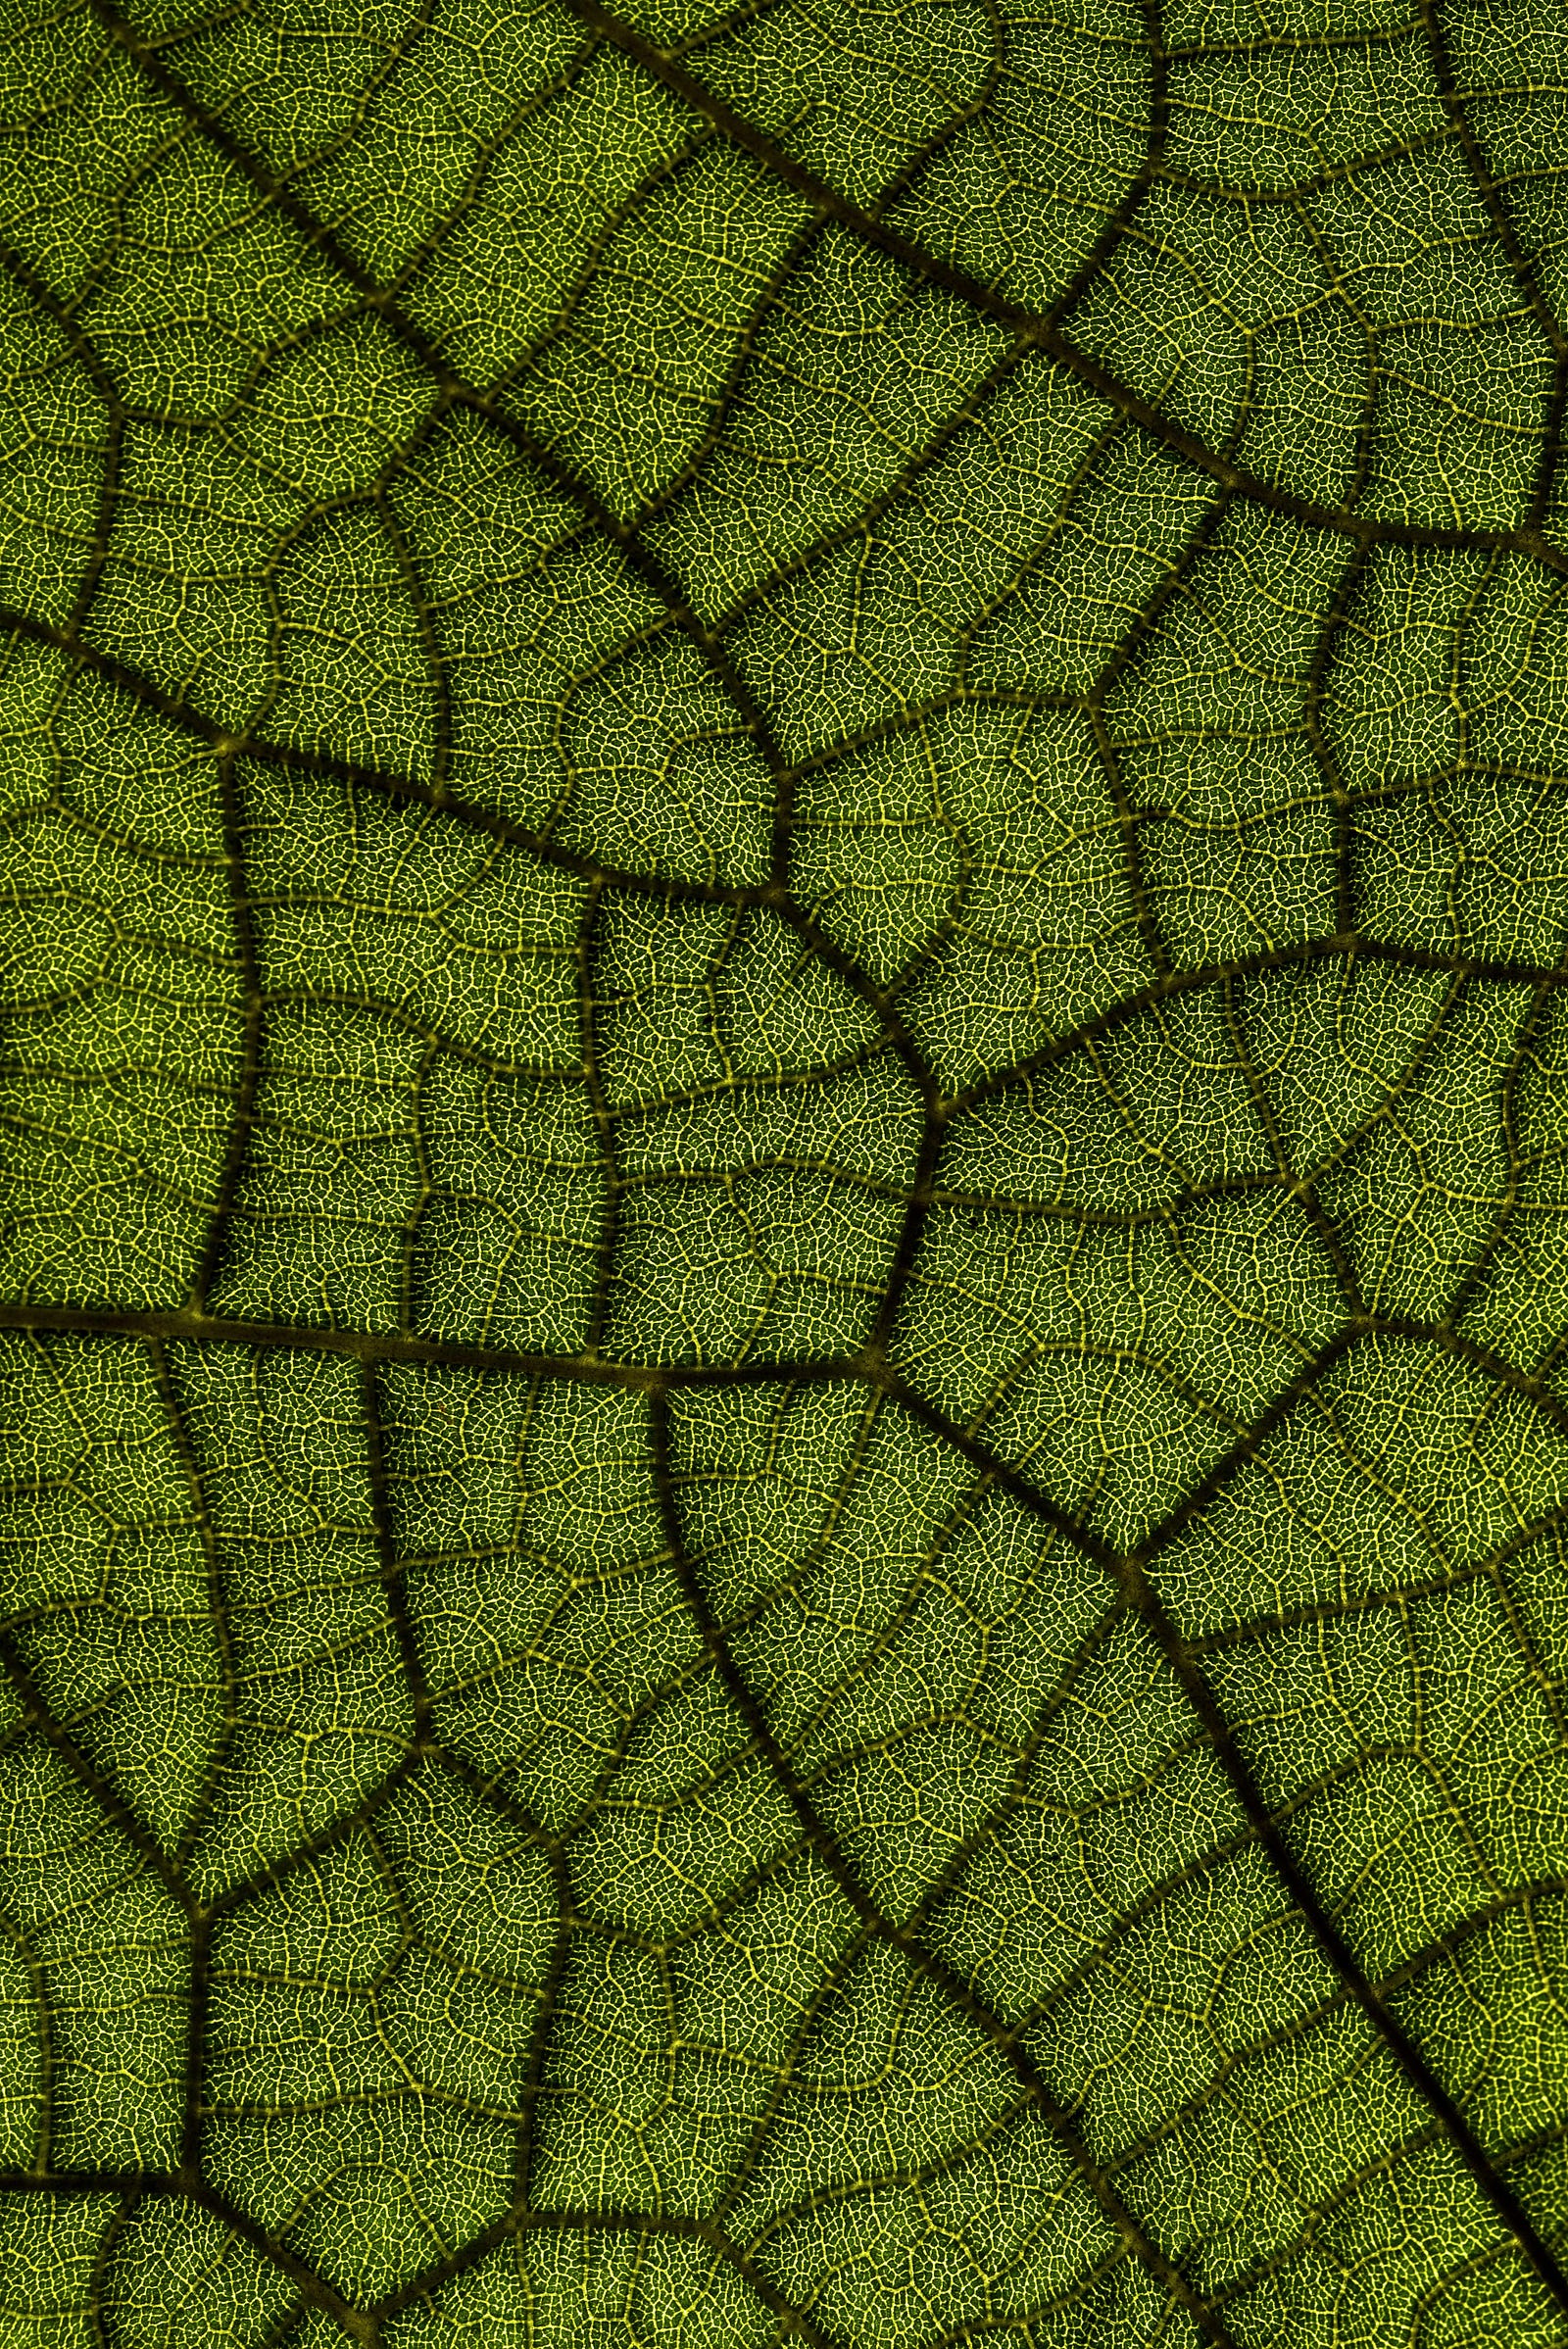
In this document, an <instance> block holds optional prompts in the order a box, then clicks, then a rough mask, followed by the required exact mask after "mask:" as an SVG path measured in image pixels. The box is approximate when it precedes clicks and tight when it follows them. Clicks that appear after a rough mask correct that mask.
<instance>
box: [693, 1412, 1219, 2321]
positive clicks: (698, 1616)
mask: <svg viewBox="0 0 1568 2349" xmlns="http://www.w3.org/2000/svg"><path fill="white" fill-rule="evenodd" d="M648 1409H649V1432H650V1437H651V1440H652V1444H653V1454H654V1477H655V1482H656V1484H657V1486H658V1490H659V1502H660V1511H661V1515H662V1519H663V1524H664V1538H665V1542H666V1543H667V1545H668V1548H669V1554H670V1558H671V1561H672V1563H673V1565H674V1569H675V1573H676V1577H677V1579H678V1581H679V1583H680V1586H681V1590H682V1591H683V1593H684V1595H685V1599H686V1603H687V1606H688V1608H689V1609H690V1611H691V1615H692V1618H693V1621H694V1622H695V1623H696V1625H697V1628H698V1630H699V1632H700V1633H701V1635H702V1639H703V1643H704V1645H705V1646H706V1647H707V1649H708V1651H709V1653H710V1655H711V1657H712V1659H713V1664H714V1668H715V1670H716V1671H717V1673H718V1676H719V1678H720V1680H721V1681H722V1682H723V1685H724V1687H725V1688H726V1690H727V1691H728V1693H729V1696H730V1698H731V1700H732V1701H733V1703H734V1705H735V1709H736V1711H737V1712H738V1713H739V1714H740V1716H741V1718H742V1720H743V1721H744V1722H745V1724H746V1726H747V1729H748V1730H749V1731H750V1733H751V1736H752V1737H753V1739H754V1741H755V1743H756V1745H757V1748H758V1751H759V1752H760V1754H761V1755H762V1756H763V1758H764V1760H765V1761H766V1762H767V1765H768V1767H769V1769H770V1770H771V1771H772V1772H773V1775H774V1777H775V1778H776V1780H777V1782H778V1784H779V1786H781V1787H782V1789H783V1791H784V1794H785V1797H786V1799H787V1800H788V1802H789V1804H790V1807H791V1808H792V1809H793V1811H794V1812H795V1815H796V1817H797V1818H798V1819H799V1821H800V1823H801V1828H802V1831H803V1833H804V1834H805V1835H806V1836H807V1838H808V1840H809V1843H810V1845H811V1848H812V1849H813V1851H814V1852H815V1853H816V1856H817V1858H818V1860H819V1861H820V1862H821V1865H822V1866H823V1868H824V1869H825V1870H826V1871H827V1873H828V1875H829V1876H830V1877H831V1878H832V1879H833V1882H834V1883H835V1884H836V1885H837V1886H838V1888H839V1891H840V1892H841V1893H842V1894H843V1896H844V1898H845V1900H846V1901H847V1902H848V1903H849V1906H850V1907H851V1908H852V1909H853V1910H854V1912H855V1914H856V1916H857V1917H858V1919H859V1920H860V1923H861V1924H862V1925H864V1926H866V1927H867V1928H868V1929H869V1930H870V1931H871V1932H872V1933H875V1934H876V1935H877V1936H878V1937H879V1938H880V1939H882V1940H884V1941H887V1942H888V1943H890V1944H891V1945H892V1947H893V1948H895V1949H897V1950H898V1951H899V1952H900V1953H901V1954H902V1955H903V1957H904V1958H905V1959H906V1961H907V1963H908V1964H909V1965H910V1966H911V1967H912V1968H913V1969H914V1970H915V1971H916V1972H918V1973H920V1974H923V1975H924V1976H925V1978H926V1979H927V1981H929V1982H931V1983H933V1985H934V1986H935V1987H936V1988H937V1989H938V1990H940V1991H941V1993H942V1994H943V1996H944V1998H946V1999H947V2001H948V2002H949V2003H950V2004H951V2005H952V2006H954V2007H956V2009H957V2011H958V2012H959V2013H960V2014H962V2015H963V2016H964V2017H965V2018H966V2019H967V2020H968V2021H969V2022H970V2023H972V2024H973V2025H974V2026H975V2027H976V2029H977V2030H979V2031H983V2032H984V2034H985V2036H986V2037H987V2039H989V2040H990V2042H991V2044H992V2046H993V2047H995V2048H996V2049H997V2051H998V2053H999V2054H1000V2055H1001V2056H1002V2057H1003V2058H1004V2059H1005V2061H1006V2063H1007V2064H1008V2065H1010V2067H1011V2069H1012V2070H1013V2072H1014V2073H1015V2074H1016V2075H1017V2078H1018V2080H1019V2081H1020V2082H1021V2083H1022V2085H1023V2087H1024V2088H1025V2090H1026V2091H1027V2093H1028V2094H1029V2096H1030V2097H1031V2098H1032V2100H1033V2101H1034V2103H1035V2104H1036V2105H1037V2107H1038V2108H1039V2111H1040V2113H1041V2115H1042V2117H1043V2118H1044V2119H1045V2120H1046V2121H1047V2122H1048V2123H1049V2124H1050V2127H1051V2129H1052V2130H1053V2132H1054V2134H1055V2136H1056V2137H1057V2138H1058V2140H1059V2141H1060V2143H1061V2145H1062V2147H1063V2149H1064V2151H1065V2152H1066V2154H1067V2156H1068V2158H1069V2159H1070V2161H1071V2162H1072V2165H1073V2168H1074V2169H1075V2171H1077V2173H1078V2174H1079V2175H1080V2176H1081V2177H1082V2178H1083V2179H1084V2181H1085V2183H1086V2184H1087V2185H1088V2187H1089V2189H1090V2191H1091V2192H1092V2193H1093V2195H1094V2197H1095V2200H1096V2202H1097V2203H1098V2204H1099V2206H1100V2208H1101V2210H1102V2211H1103V2214H1104V2216H1105V2217H1106V2219H1108V2220H1109V2222H1110V2224H1111V2225H1112V2226H1113V2227H1115V2229H1116V2231H1117V2233H1118V2234H1119V2235H1120V2237H1121V2239H1122V2241H1123V2242H1124V2243H1125V2244H1126V2245H1127V2248H1128V2249H1129V2250H1130V2251H1131V2252H1132V2253H1133V2254H1134V2256H1135V2257H1136V2258H1137V2259H1138V2260H1139V2261H1140V2262H1141V2263H1142V2264H1143V2266H1144V2267H1145V2268H1147V2269H1148V2271H1149V2273H1150V2274H1151V2275H1152V2276H1155V2277H1156V2278H1157V2279H1158V2281H1159V2282H1160V2283H1161V2284H1162V2285H1163V2286H1164V2288H1165V2290H1166V2291H1167V2292H1168V2293H1169V2294H1170V2295H1171V2297H1172V2299H1174V2300H1176V2301H1177V2302H1179V2304H1180V2305H1181V2306H1182V2307H1183V2308H1184V2309H1186V2311H1187V2313H1188V2315H1189V2316H1190V2317H1191V2318H1192V2319H1193V2322H1194V2323H1195V2324H1196V2325H1198V2327H1199V2329H1200V2330H1201V2332H1202V2334H1203V2336H1204V2338H1205V2339H1206V2340H1209V2341H1211V2342H1213V2343H1214V2344H1215V2349H1228V2345H1229V2344H1230V2334H1229V2332H1228V2331H1227V2329H1226V2327H1225V2326H1224V2325H1222V2324H1221V2323H1220V2321H1219V2319H1218V2318H1217V2317H1216V2316H1215V2315H1214V2314H1213V2312H1212V2310H1211V2309H1210V2308H1209V2307H1208V2305H1207V2303H1206V2302H1205V2301H1204V2300H1203V2299H1202V2298H1201V2295H1200V2294H1199V2293H1198V2292H1196V2291H1195V2290H1194V2288H1193V2286H1192V2285H1191V2284H1190V2283H1189V2282H1188V2280H1187V2278H1186V2276H1184V2275H1183V2274H1182V2273H1181V2271H1180V2269H1179V2268H1177V2266H1176V2265H1175V2263H1174V2262H1173V2261H1172V2260H1171V2259H1169V2258H1168V2257H1167V2255H1166V2254H1165V2253H1164V2252H1163V2251H1161V2250H1160V2249H1159V2247H1158V2246H1157V2245H1156V2244H1155V2243H1154V2242H1153V2240H1152V2237H1151V2236H1150V2235H1149V2234H1148V2233H1147V2232H1146V2230H1145V2229H1144V2228H1143V2227H1140V2226H1139V2224H1138V2222H1137V2220H1136V2219H1135V2218H1134V2217H1133V2215H1132V2213H1131V2212H1130V2211H1129V2210H1128V2209H1127V2208H1126V2206H1125V2204H1124V2203H1123V2202H1122V2201H1121V2199H1120V2197H1119V2196H1118V2195H1117V2194H1116V2193H1115V2191H1114V2189H1113V2188H1112V2186H1111V2184H1110V2181H1109V2179H1108V2178H1107V2177H1106V2176H1105V2174H1104V2172H1103V2169H1102V2168H1101V2167H1100V2165H1099V2164H1098V2163H1097V2162H1096V2160H1095V2158H1094V2156H1093V2154H1092V2153H1091V2152H1090V2150H1089V2147H1088V2144H1087V2143H1086V2142H1085V2140H1084V2137H1083V2134H1082V2132H1081V2130H1080V2129H1079V2128H1078V2126H1077V2124H1076V2122H1075V2121H1074V2120H1073V2119H1072V2117H1071V2115H1070V2114H1069V2113H1068V2112H1067V2111H1066V2110H1065V2108H1064V2107H1063V2106H1062V2105H1060V2104H1058V2103H1057V2101H1056V2099H1055V2097H1054V2095H1053V2094H1052V2091H1051V2089H1050V2087H1049V2085H1048V2083H1047V2081H1046V2080H1045V2079H1044V2077H1043V2076H1042V2074H1041V2072H1040V2071H1039V2068H1038V2067H1037V2065H1036V2064H1035V2061H1034V2059H1033V2057H1032V2056H1031V2055H1030V2054H1029V2052H1028V2050H1027V2048H1026V2047H1025V2046H1024V2045H1023V2042H1022V2039H1021V2038H1020V2036H1019V2034H1018V2033H1017V2032H1016V2031H1012V2030H1009V2028H1008V2027H1007V2025H1006V2024H1005V2023H1004V2021H1003V2020H1002V2017H1001V2016H1000V2015H999V2014H997V2013H996V2011H995V2010H994V2009H993V2008H992V2007H990V2006H988V2005H987V2003H986V2001H985V2000H984V1999H983V1998H981V1997H980V1996H979V1995H978V1993H977V1992H976V1991H975V1989H974V1988H973V1987H972V1985H971V1984H970V1983H969V1982H965V1980H964V1978H963V1976H962V1975H961V1974H959V1973H958V1972H957V1971H956V1968H954V1967H952V1966H950V1965H948V1964H947V1962H946V1961H945V1960H944V1959H942V1958H940V1957H938V1956H937V1955H936V1954H935V1953H934V1952H933V1951H932V1950H930V1949H928V1948H927V1947H926V1946H925V1945H924V1943H923V1942H921V1941H920V1939H919V1938H918V1936H917V1935H916V1934H915V1933H913V1932H912V1931H911V1930H910V1929H909V1928H907V1927H905V1926H898V1925H895V1924H894V1923H893V1922H892V1920H891V1919H890V1918H888V1917H886V1916H884V1914H883V1912H882V1910H881V1909H880V1908H879V1907H878V1905H877V1903H876V1902H875V1901H874V1900H873V1899H872V1897H871V1895H870V1893H869V1892H868V1891H867V1890H866V1888H865V1886H864V1885H863V1884H862V1883H861V1882H860V1879H859V1877H858V1874H857V1872H856V1870H855V1869H854V1868H853V1867H852V1866H851V1864H850V1861H849V1860H848V1858H847V1857H846V1855H845V1853H844V1850H843V1847H842V1845H841V1844H840V1842H839V1840H838V1838H837V1836H836V1835H834V1834H833V1832H832V1830H831V1829H830V1828H829V1827H828V1825H827V1823H826V1821H825V1820H824V1819H823V1818H822V1816H821V1814H820V1813H819V1812H818V1811H817V1809H816V1808H815V1806H814V1805H813V1804H812V1802H811V1801H810V1799H809V1796H808V1795H807V1793H806V1792H805V1789H804V1788H803V1787H802V1786H801V1784H800V1782H799V1780H798V1779H797V1778H796V1776H795V1773H794V1771H793V1769H792V1768H791V1766H790V1762H789V1759H788V1756H787V1755H786V1754H785V1752H784V1750H783V1748H782V1746H781V1745H780V1744H779V1742H778V1739H777V1738H776V1737H774V1735H773V1730H772V1725H771V1723H770V1722H769V1720H768V1718H767V1715H766V1712H765V1711H764V1709H763V1707H762V1705H761V1703H760V1699H759V1698H758V1696H757V1695H756V1693H755V1691H754V1690H753V1688H752V1687H751V1684H750V1682H749V1681H748V1680H747V1678H746V1676H745V1674H744V1673H743V1672H742V1671H741V1669H740V1666H739V1665H738V1664H737V1662H736V1661H735V1657H734V1654H733V1652H732V1650H731V1648H730V1645H729V1641H728V1640H727V1639H726V1638H725V1636H724V1633H723V1631H722V1629H721V1627H720V1625H719V1623H718V1619H717V1618H716V1616H715V1615H714V1613H713V1611H712V1608H711V1605H710V1604H709V1600H708V1594H707V1592H706V1591H705V1590H704V1589H703V1587H702V1584H701V1582H700V1580H699V1578H698V1574H697V1568H696V1565H695V1563H694V1561H693V1559H692V1556H691V1553H690V1551H689V1550H688V1548H687V1546H686V1539H685V1531H684V1528H683V1527H682V1524H681V1521H680V1512H679V1507H678V1504H677V1501H676V1497H675V1479H674V1474H673V1470H672V1468H671V1464H670V1447H669V1417H668V1405H667V1403H666V1401H665V1399H664V1395H663V1394H662V1392H660V1391H656V1392H655V1393H654V1394H652V1395H650V1396H649V1403H648Z"/></svg>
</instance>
